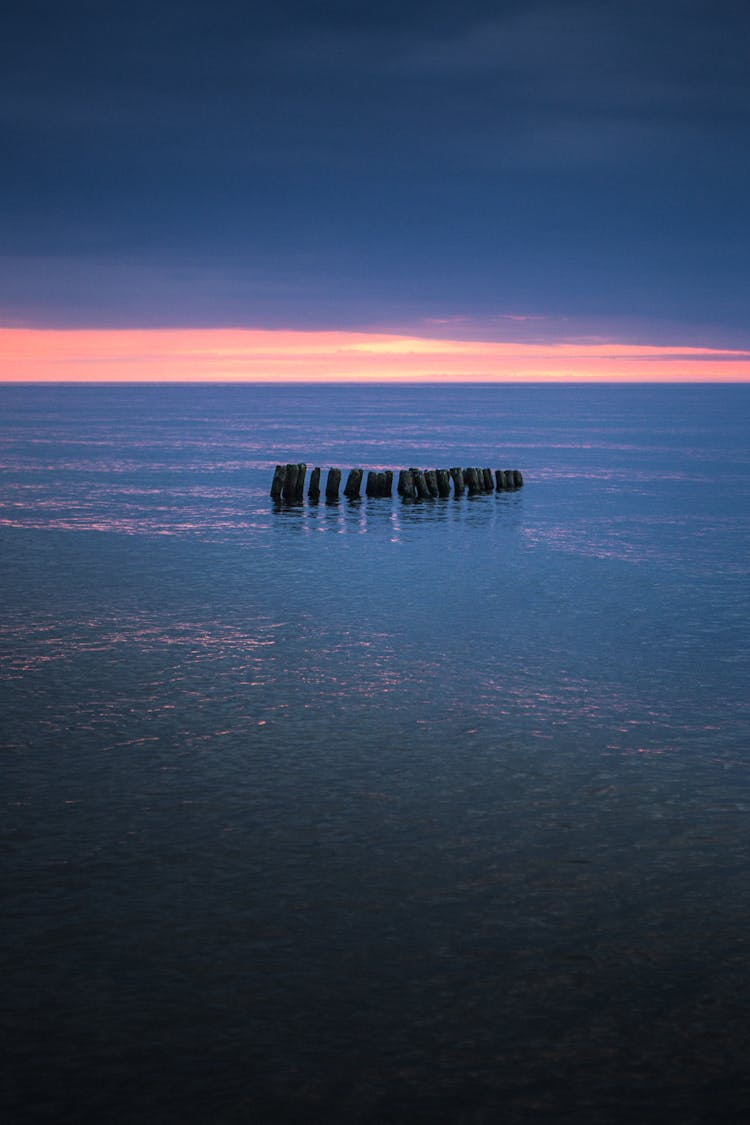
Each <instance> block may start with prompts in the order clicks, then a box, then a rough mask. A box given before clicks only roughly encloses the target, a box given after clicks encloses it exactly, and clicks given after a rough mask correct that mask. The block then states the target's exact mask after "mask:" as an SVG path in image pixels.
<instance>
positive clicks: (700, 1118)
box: [0, 386, 750, 1125]
mask: <svg viewBox="0 0 750 1125" xmlns="http://www.w3.org/2000/svg"><path fill="white" fill-rule="evenodd" d="M0 410H1V411H2V418H3V421H2V423H1V424H0V466H2V478H1V479H0V486H1V493H0V549H1V554H0V580H1V589H2V594H3V606H4V608H3V609H2V633H1V636H0V641H1V645H2V658H3V662H2V673H1V677H0V702H2V715H3V719H2V723H3V741H4V744H5V747H6V749H5V753H4V760H5V768H4V776H5V784H4V794H5V796H4V805H3V830H4V839H5V862H4V868H3V870H4V873H5V896H4V901H5V905H4V908H3V914H4V921H3V930H4V939H3V944H4V946H5V948H6V950H7V958H6V963H5V967H4V969H3V983H4V988H3V992H4V1001H3V1004H2V1021H3V1023H4V1024H5V1025H6V1032H7V1043H8V1045H7V1046H6V1048H5V1050H4V1058H3V1066H4V1070H5V1072H6V1073H5V1086H4V1101H5V1103H6V1106H7V1107H8V1108H7V1110H6V1115H5V1118H4V1119H5V1120H8V1121H11V1122H14V1123H15V1122H37V1121H38V1122H45V1123H46V1122H55V1123H67V1122H76V1123H78V1122H89V1121H92V1122H102V1123H107V1125H110V1123H111V1125H125V1123H131V1122H139V1123H144V1122H147V1123H152V1122H153V1123H164V1125H172V1123H177V1122H180V1123H191V1125H192V1123H203V1122H209V1121H210V1122H218V1123H220V1125H224V1123H231V1125H234V1123H244V1122H252V1123H266V1122H268V1123H274V1122H284V1123H285V1122H311V1121H321V1122H322V1121H325V1122H350V1121H351V1122H369V1123H374V1122H398V1123H400V1122H425V1123H427V1122H462V1123H464V1122H465V1123H472V1125H474V1123H484V1122H509V1123H516V1122H537V1121H538V1122H585V1123H592V1125H593V1123H596V1125H600V1123H607V1122H613V1123H620V1122H622V1123H642V1122H649V1123H650V1122H670V1123H672V1122H674V1123H677V1122H679V1123H680V1125H683V1123H690V1122H704V1121H705V1122H729V1121H731V1122H745V1121H747V1120H750V1073H749V1071H748V1066H747V1042H748V1038H749V1037H750V988H749V982H750V974H749V971H748V955H749V953H750V928H749V926H748V921H749V916H748V907H749V906H750V881H749V880H748V850H749V849H748V842H749V839H750V833H749V828H750V820H749V815H750V768H749V767H750V737H749V736H750V704H749V703H748V683H749V682H750V644H749V630H748V616H749V615H748V609H749V606H748V602H749V600H750V582H748V577H749V571H750V534H749V530H750V503H749V501H750V451H749V449H748V440H747V435H748V432H750V388H747V387H730V386H715V387H687V386H684V387H630V388H629V387H619V388H618V387H580V386H567V387H534V386H531V387H503V386H500V387H494V388H487V387H483V388H481V387H474V388H469V387H440V388H424V387H422V388H414V387H412V388H387V389H386V388H352V387H349V388H340V387H339V388H299V387H296V388H295V387H287V388H283V389H270V388H263V387H212V388H207V387H172V388H158V387H151V388H149V387H141V388H135V387H120V388H98V389H90V388H89V389H86V388H81V387H54V388H50V387H47V388H31V387H26V388H23V387H5V388H0ZM289 459H291V460H306V461H308V463H310V464H312V463H318V462H319V463H321V464H322V465H324V466H327V465H328V464H335V465H339V466H341V467H342V468H349V467H350V466H352V465H354V464H362V465H364V466H372V467H375V466H384V467H388V466H391V467H400V466H402V465H408V464H410V463H411V464H422V465H424V466H425V467H431V466H442V465H446V466H447V465H450V464H457V463H460V464H464V465H466V464H480V465H485V464H487V465H491V466H492V467H493V468H494V467H501V468H503V467H519V468H521V469H522V470H523V472H524V475H525V478H526V481H527V484H526V487H525V488H524V489H523V490H521V491H519V492H517V493H513V494H500V495H491V496H481V497H477V498H476V499H472V500H468V499H464V500H461V501H454V500H450V501H435V502H433V503H430V504H421V505H414V506H412V507H404V506H403V505H401V504H400V502H399V501H397V500H393V501H384V500H376V501H364V500H363V501H362V502H361V503H354V504H350V503H348V502H342V503H341V504H340V505H338V506H336V507H326V506H325V505H320V506H318V507H317V508H311V507H310V506H308V505H307V504H305V506H304V507H301V508H296V509H291V510H286V511H275V510H274V509H273V506H272V505H271V503H270V501H269V500H268V497H267V493H268V487H269V484H270V476H271V471H272V468H273V464H274V463H275V462H276V461H277V460H289Z"/></svg>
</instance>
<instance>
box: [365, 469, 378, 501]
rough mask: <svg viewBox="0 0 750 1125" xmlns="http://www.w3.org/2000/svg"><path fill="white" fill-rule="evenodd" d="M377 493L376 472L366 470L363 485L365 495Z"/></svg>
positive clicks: (375, 494)
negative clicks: (365, 481)
mask: <svg viewBox="0 0 750 1125" xmlns="http://www.w3.org/2000/svg"><path fill="white" fill-rule="evenodd" d="M377 494H378V474H377V473H376V472H373V470H372V469H368V470H367V484H366V485H365V496H377Z"/></svg>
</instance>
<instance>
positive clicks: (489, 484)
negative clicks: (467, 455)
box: [482, 469, 495, 492]
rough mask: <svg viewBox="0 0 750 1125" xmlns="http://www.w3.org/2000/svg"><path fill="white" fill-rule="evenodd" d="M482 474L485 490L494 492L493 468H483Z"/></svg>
mask: <svg viewBox="0 0 750 1125" xmlns="http://www.w3.org/2000/svg"><path fill="white" fill-rule="evenodd" d="M482 476H483V477H484V491H485V492H494V491H495V482H494V481H493V479H492V469H482Z"/></svg>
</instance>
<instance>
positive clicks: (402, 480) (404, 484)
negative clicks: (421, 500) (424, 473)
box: [397, 469, 417, 500]
mask: <svg viewBox="0 0 750 1125" xmlns="http://www.w3.org/2000/svg"><path fill="white" fill-rule="evenodd" d="M397 491H398V494H399V496H402V497H403V498H404V500H414V499H416V495H417V494H416V490H415V488H414V475H413V473H412V471H411V469H400V470H399V474H398V486H397Z"/></svg>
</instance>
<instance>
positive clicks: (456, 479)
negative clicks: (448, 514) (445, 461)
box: [449, 468, 466, 496]
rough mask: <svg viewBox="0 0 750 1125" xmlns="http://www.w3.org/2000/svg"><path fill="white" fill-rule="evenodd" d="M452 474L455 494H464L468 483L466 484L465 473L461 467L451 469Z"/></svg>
mask: <svg viewBox="0 0 750 1125" xmlns="http://www.w3.org/2000/svg"><path fill="white" fill-rule="evenodd" d="M449 471H450V475H451V477H452V478H453V493H454V495H455V496H463V494H464V489H465V488H466V485H465V484H464V474H463V472H462V471H461V469H458V468H455V469H450V470H449Z"/></svg>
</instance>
